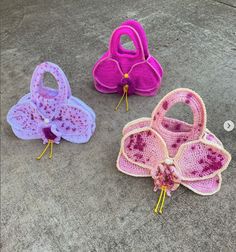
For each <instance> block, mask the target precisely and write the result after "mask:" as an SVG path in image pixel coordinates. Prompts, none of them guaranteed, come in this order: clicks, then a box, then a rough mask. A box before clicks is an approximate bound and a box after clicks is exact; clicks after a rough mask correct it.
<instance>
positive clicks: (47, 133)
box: [43, 127, 57, 141]
mask: <svg viewBox="0 0 236 252" xmlns="http://www.w3.org/2000/svg"><path fill="white" fill-rule="evenodd" d="M43 133H44V135H45V137H46V138H47V139H48V140H52V141H53V140H55V139H56V137H57V136H56V135H55V134H53V132H52V131H51V127H47V128H43Z"/></svg>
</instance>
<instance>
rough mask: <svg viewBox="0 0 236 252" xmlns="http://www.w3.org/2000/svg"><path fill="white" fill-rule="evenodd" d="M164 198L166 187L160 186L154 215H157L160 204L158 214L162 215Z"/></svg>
mask: <svg viewBox="0 0 236 252" xmlns="http://www.w3.org/2000/svg"><path fill="white" fill-rule="evenodd" d="M165 198H166V187H165V186H162V188H161V193H160V195H159V199H158V202H157V204H156V207H155V208H154V213H156V214H158V209H159V206H160V203H161V206H160V209H159V213H160V214H162V212H163V207H164V204H165Z"/></svg>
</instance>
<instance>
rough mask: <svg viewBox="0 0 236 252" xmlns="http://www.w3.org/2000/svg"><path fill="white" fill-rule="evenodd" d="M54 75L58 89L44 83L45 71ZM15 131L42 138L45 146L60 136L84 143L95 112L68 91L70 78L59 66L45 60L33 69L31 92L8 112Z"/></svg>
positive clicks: (93, 129)
mask: <svg viewBox="0 0 236 252" xmlns="http://www.w3.org/2000/svg"><path fill="white" fill-rule="evenodd" d="M46 72H48V73H50V74H52V75H53V77H54V78H55V79H56V81H57V84H58V90H55V89H52V88H49V87H45V86H44V82H43V77H44V74H45V73H46ZM7 121H8V123H9V124H10V125H11V127H12V130H13V132H14V133H15V135H16V136H17V137H19V138H21V139H24V140H30V139H42V140H43V143H44V144H46V143H47V145H46V148H45V149H44V150H43V152H42V153H41V155H40V156H39V157H38V158H37V159H41V157H42V156H43V155H44V153H45V152H46V150H47V149H48V148H49V147H50V155H49V157H50V158H52V148H53V143H59V142H60V139H61V138H63V139H65V140H67V141H70V142H72V143H86V142H87V141H89V139H90V137H91V136H92V134H93V132H94V131H95V113H94V112H93V110H92V109H91V108H90V107H88V106H87V105H86V104H85V103H84V102H82V101H81V100H79V99H78V98H76V97H74V96H72V95H71V89H70V85H69V82H68V80H67V78H66V76H65V74H64V73H63V71H62V70H61V69H60V67H59V66H57V65H55V64H53V63H50V62H45V63H42V64H40V65H38V66H37V67H36V69H35V70H34V73H33V76H32V79H31V85H30V93H29V94H26V95H25V96H23V97H22V98H21V99H20V100H19V102H18V103H17V104H16V105H15V106H13V107H12V108H11V109H10V111H9V112H8V115H7Z"/></svg>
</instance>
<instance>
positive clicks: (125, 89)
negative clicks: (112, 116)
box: [115, 73, 129, 112]
mask: <svg viewBox="0 0 236 252" xmlns="http://www.w3.org/2000/svg"><path fill="white" fill-rule="evenodd" d="M124 78H125V79H128V78H129V75H128V74H127V73H125V74H124ZM128 90H129V85H128V84H126V85H124V86H123V95H122V97H121V98H120V101H119V103H118V104H117V106H116V108H115V111H117V110H118V108H119V107H120V104H121V102H122V101H123V99H124V97H125V103H126V112H128V111H129V102H128Z"/></svg>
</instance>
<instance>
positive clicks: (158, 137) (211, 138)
mask: <svg viewBox="0 0 236 252" xmlns="http://www.w3.org/2000/svg"><path fill="white" fill-rule="evenodd" d="M179 102H182V103H185V104H187V105H188V106H189V107H190V108H191V110H192V112H193V124H188V123H185V122H182V121H180V120H177V119H172V118H168V117H165V114H166V112H167V111H168V110H169V109H170V108H171V107H172V106H173V105H175V104H176V103H179ZM230 160H231V155H230V154H229V153H228V152H227V151H226V150H225V149H224V147H223V145H222V143H221V142H220V140H219V139H218V138H217V137H216V136H215V135H214V134H212V133H211V132H210V131H209V130H207V129H206V110H205V105H204V103H203V101H202V99H201V98H200V97H199V95H198V94H196V93H195V92H193V91H192V90H190V89H184V88H181V89H176V90H174V91H172V92H170V93H169V94H167V95H166V96H165V97H164V98H163V99H162V100H161V101H160V102H159V104H158V105H157V106H156V108H155V109H154V111H153V113H152V117H151V118H140V119H138V120H135V121H132V122H130V123H128V124H127V125H126V126H125V127H124V129H123V138H122V140H121V149H120V153H119V156H118V159H117V168H118V170H120V171H121V172H123V173H126V174H128V175H131V176H136V177H152V178H153V180H154V190H155V191H156V190H158V189H162V188H163V187H164V188H166V191H167V194H168V195H170V192H172V191H174V190H176V189H177V188H178V186H179V185H180V184H182V185H184V186H185V187H187V188H189V189H190V190H192V191H194V192H195V193H197V194H200V195H211V194H214V193H216V192H217V191H219V189H220V186H221V180H222V179H221V172H222V171H224V170H225V169H226V168H227V167H228V165H229V162H230Z"/></svg>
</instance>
